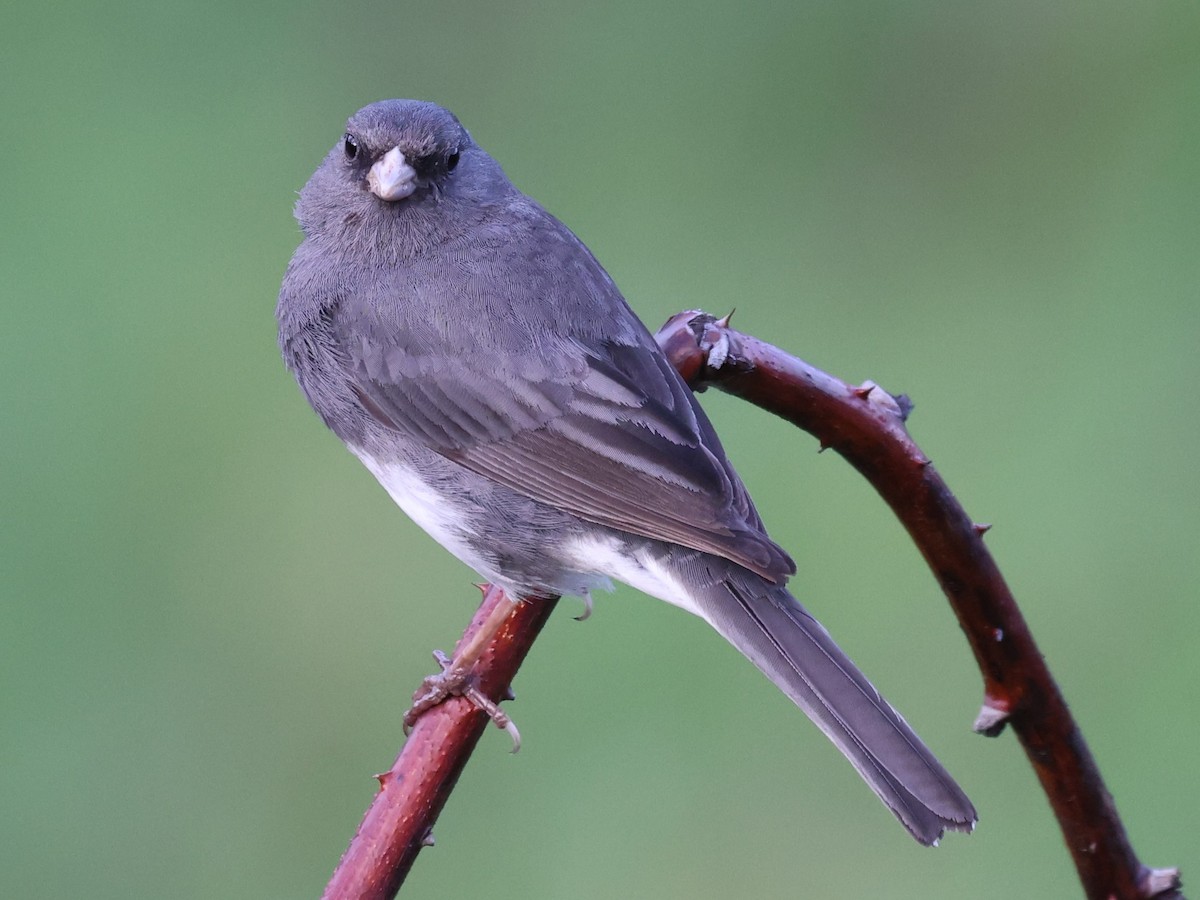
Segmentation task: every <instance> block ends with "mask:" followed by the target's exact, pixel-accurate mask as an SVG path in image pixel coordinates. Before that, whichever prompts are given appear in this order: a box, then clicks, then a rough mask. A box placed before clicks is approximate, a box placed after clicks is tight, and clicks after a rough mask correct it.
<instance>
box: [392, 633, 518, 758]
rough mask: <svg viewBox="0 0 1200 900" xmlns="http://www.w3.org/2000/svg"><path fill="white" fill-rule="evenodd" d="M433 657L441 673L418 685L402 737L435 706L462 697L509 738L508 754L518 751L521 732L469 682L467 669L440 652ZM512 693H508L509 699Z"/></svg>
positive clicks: (405, 720)
mask: <svg viewBox="0 0 1200 900" xmlns="http://www.w3.org/2000/svg"><path fill="white" fill-rule="evenodd" d="M433 658H434V659H435V660H436V661H437V664H438V665H439V666H441V668H442V671H440V672H436V673H434V674H433V675H427V676H426V677H425V679H424V680H423V681H422V682H421V687H420V688H418V689H417V692H416V693H415V694H413V704H412V706H410V707H409V709H408V712H406V713H405V714H404V734H405V736H407V735H408V734H409V732H411V731H412V729H413V726H414V725H416V724H417V720H418V719H420V718H421V716H423V715H424V714H425V713H426V712H428V711H429V710H431V709H433V708H434V707H435V706H438V705H440V704H441V703H443V702H445V701H446V700H447V699H448V698H450V697H465V698H466V699H467V700H468V701H470V703H471V705H472V706H474V707H475V708H476V709H478V710H480V711H481V712H484V713H486V714H487V716H488V718H489V719H491V720H492V721H493V722H495V723H496V727H497V728H501V729H503V730H504V731H505V732H507V733H508V736H509V737H510V738H512V742H513V748H512V752H513V753H516V752H517V751H518V750H520V749H521V732H520V731H518V730H517V726H516V724H515V723H514V722H513V720H512V719H510V718H509V716H508V714H507V713H506V712H504V710H502V709H501V708H500V704H499V703H496V702H495V701H493V700H491V699H490V698H489V697H487V696H486V695H485V694H484V693H483V691H481V690H479V688H478V687H477V686H476V685H475V684H474V683H473V679H472V678H471V673H470V669H469V668H464V667H459V666H456V665H455V664H454V660H452V659H450V658H449V657H448V656H446V654H445V653H443V652H442V651H441V650H434V651H433ZM511 697H512V694H511V692H509V698H510V699H511Z"/></svg>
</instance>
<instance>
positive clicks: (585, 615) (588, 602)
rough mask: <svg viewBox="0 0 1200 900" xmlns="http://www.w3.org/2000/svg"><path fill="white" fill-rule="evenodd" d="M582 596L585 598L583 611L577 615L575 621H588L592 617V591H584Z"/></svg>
mask: <svg viewBox="0 0 1200 900" xmlns="http://www.w3.org/2000/svg"><path fill="white" fill-rule="evenodd" d="M580 597H581V598H582V600H583V612H581V613H580V614H579V615H577V616H575V621H576V622H586V621H587V620H588V619H590V618H591V617H592V592H591V591H584V592H583V593H582V594H581V595H580Z"/></svg>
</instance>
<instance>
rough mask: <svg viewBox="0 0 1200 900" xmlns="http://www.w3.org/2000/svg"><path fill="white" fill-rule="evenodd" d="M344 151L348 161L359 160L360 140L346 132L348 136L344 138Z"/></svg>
mask: <svg viewBox="0 0 1200 900" xmlns="http://www.w3.org/2000/svg"><path fill="white" fill-rule="evenodd" d="M342 150H343V151H344V152H345V154H346V159H349V160H354V159H357V158H358V138H356V137H355V136H354V135H352V134H350V133H349V132H346V136H345V137H343V138H342Z"/></svg>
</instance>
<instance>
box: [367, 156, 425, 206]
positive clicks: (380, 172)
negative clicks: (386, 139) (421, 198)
mask: <svg viewBox="0 0 1200 900" xmlns="http://www.w3.org/2000/svg"><path fill="white" fill-rule="evenodd" d="M367 187H369V188H370V189H371V193H372V194H374V195H375V196H376V197H378V198H379V199H380V200H403V199H404V198H405V197H407V196H408V195H409V194H411V193H412V192H413V191H415V190H416V189H417V170H416V169H414V168H413V167H412V166H410V165H409V164H408V160H406V159H405V158H404V154H403V153H401V152H400V148H399V147H393V148H392V149H391V150H389V151H388V152H387V153H385V154H383V156H382V157H380V158H379V159H378V160H377V161H376V163H375V165H373V166H371V171H370V172H369V173H367Z"/></svg>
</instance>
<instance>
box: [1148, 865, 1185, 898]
mask: <svg viewBox="0 0 1200 900" xmlns="http://www.w3.org/2000/svg"><path fill="white" fill-rule="evenodd" d="M1182 887H1183V880H1182V879H1181V878H1180V877H1179V870H1178V869H1148V868H1143V869H1142V872H1141V877H1140V878H1139V879H1138V892H1139V893H1140V894H1141V895H1142V896H1143V897H1145V898H1146V900H1151V898H1153V897H1169V896H1174V892H1175V891H1178V890H1179V889H1180V888H1182Z"/></svg>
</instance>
